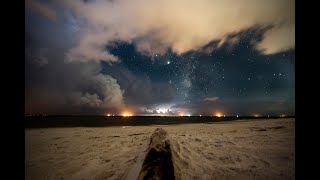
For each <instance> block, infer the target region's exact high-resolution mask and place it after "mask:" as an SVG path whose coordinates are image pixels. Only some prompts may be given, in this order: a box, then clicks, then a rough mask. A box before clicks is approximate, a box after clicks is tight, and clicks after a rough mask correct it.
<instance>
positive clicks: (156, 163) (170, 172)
mask: <svg viewBox="0 0 320 180" xmlns="http://www.w3.org/2000/svg"><path fill="white" fill-rule="evenodd" d="M171 158H172V157H171V149H170V141H169V140H168V139H167V132H166V131H165V130H163V129H162V128H157V129H156V130H155V131H154V133H153V134H152V136H151V138H150V144H149V148H148V153H147V155H146V158H145V160H144V162H143V165H142V168H141V171H140V174H139V177H138V179H139V180H147V179H148V180H149V179H154V180H155V179H157V180H162V179H163V180H171V179H174V168H173V163H172V159H171Z"/></svg>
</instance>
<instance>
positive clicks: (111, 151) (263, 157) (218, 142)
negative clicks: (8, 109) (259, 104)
mask: <svg viewBox="0 0 320 180" xmlns="http://www.w3.org/2000/svg"><path fill="white" fill-rule="evenodd" d="M294 124H295V120H294V119H274V120H262V119H257V120H241V121H230V122H219V123H210V124H205V123H204V124H179V125H169V126H163V125H162V126H160V125H154V126H132V127H97V128H92V127H90V128H89V127H77V128H48V129H26V130H25V170H26V174H25V175H26V179H30V180H31V179H32V180H37V179H133V178H134V177H135V176H136V175H137V171H139V168H140V167H141V164H142V161H143V159H144V156H145V154H146V150H147V148H148V145H149V141H150V136H151V134H152V133H153V131H154V130H155V129H156V128H158V127H161V128H163V129H164V130H165V131H167V133H168V136H169V140H170V143H171V151H172V161H173V164H174V171H175V172H174V174H175V178H176V179H294V176H295V159H294V157H295V135H294V134H295V132H294V127H295V126H294Z"/></svg>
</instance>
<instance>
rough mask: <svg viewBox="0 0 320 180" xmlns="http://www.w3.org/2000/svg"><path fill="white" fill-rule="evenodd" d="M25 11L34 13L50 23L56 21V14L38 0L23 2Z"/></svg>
mask: <svg viewBox="0 0 320 180" xmlns="http://www.w3.org/2000/svg"><path fill="white" fill-rule="evenodd" d="M25 6H26V9H29V10H31V11H33V12H36V13H38V14H40V15H42V16H44V17H46V18H48V19H49V20H51V21H54V22H56V21H57V13H56V12H55V11H54V10H53V9H52V8H50V6H48V5H47V4H44V3H41V2H39V1H38V0H25Z"/></svg>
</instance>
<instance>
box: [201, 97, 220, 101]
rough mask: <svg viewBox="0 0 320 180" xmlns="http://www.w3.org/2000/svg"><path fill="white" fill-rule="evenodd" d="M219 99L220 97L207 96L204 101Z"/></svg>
mask: <svg viewBox="0 0 320 180" xmlns="http://www.w3.org/2000/svg"><path fill="white" fill-rule="evenodd" d="M218 99H219V97H206V98H204V99H203V100H204V101H216V100H218Z"/></svg>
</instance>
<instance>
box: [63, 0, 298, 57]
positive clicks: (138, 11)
mask: <svg viewBox="0 0 320 180" xmlns="http://www.w3.org/2000/svg"><path fill="white" fill-rule="evenodd" d="M58 1H59V2H60V3H61V4H62V5H63V6H64V7H66V8H68V9H71V10H72V11H73V12H74V13H75V14H76V17H77V19H78V21H79V24H80V27H81V30H80V32H79V34H78V36H77V37H78V44H77V45H76V46H75V47H74V48H73V49H72V50H70V51H69V53H68V56H67V58H68V61H78V60H80V61H89V60H96V61H100V60H104V61H117V58H116V57H114V56H113V55H112V54H110V52H108V51H106V49H105V46H106V45H107V44H110V43H112V42H114V41H117V40H120V41H125V42H129V43H134V44H135V45H136V48H137V50H138V51H140V52H141V53H144V54H146V55H150V56H152V55H154V54H164V53H165V52H166V50H167V49H168V48H171V49H172V50H173V51H174V52H175V53H177V54H182V53H185V52H187V51H190V50H195V51H196V50H198V49H199V48H201V47H203V46H204V45H206V44H208V43H209V42H211V41H212V40H218V41H220V45H221V44H223V42H224V39H225V38H226V37H227V36H228V35H229V34H231V33H236V32H239V31H241V30H244V29H248V28H250V27H253V26H260V27H268V26H271V29H270V30H269V31H267V32H266V33H265V35H264V38H263V40H262V42H257V44H256V47H257V49H258V50H261V51H262V52H263V53H265V54H272V53H277V52H281V51H286V50H288V49H292V48H294V47H295V44H294V43H295V41H294V29H295V20H294V13H295V12H294V8H295V2H294V1H293V0H269V1H262V0H224V1H220V0H200V1H194V0H174V1H172V0H162V1H158V0H149V1H144V0H135V1H131V0H115V1H106V0H96V1H75V0H67V1H62V0H58ZM236 41H237V40H236V39H235V42H236ZM218 47H219V46H218Z"/></svg>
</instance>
